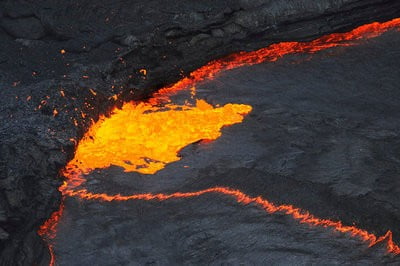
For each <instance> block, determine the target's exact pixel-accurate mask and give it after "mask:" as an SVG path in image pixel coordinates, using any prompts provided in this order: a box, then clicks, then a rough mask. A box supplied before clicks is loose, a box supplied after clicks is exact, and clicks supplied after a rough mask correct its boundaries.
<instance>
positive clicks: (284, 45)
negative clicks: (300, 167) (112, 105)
mask: <svg viewBox="0 0 400 266" xmlns="http://www.w3.org/2000/svg"><path fill="white" fill-rule="evenodd" d="M391 29H393V30H399V29H400V18H397V19H393V20H391V21H388V22H384V23H378V22H375V23H371V24H367V25H364V26H361V27H358V28H356V29H354V30H352V31H350V32H347V33H334V34H330V35H326V36H323V37H320V38H318V39H315V40H313V41H310V42H281V43H277V44H273V45H270V46H268V47H266V48H262V49H259V50H257V51H252V52H239V53H236V54H232V55H230V56H227V57H225V58H222V59H218V60H215V61H211V62H210V63H208V64H206V65H205V66H203V67H201V68H199V69H197V70H195V71H193V72H192V73H191V74H190V75H189V76H188V77H185V78H183V79H182V80H180V81H178V82H177V83H175V84H173V85H171V86H169V87H165V88H162V89H160V90H159V91H158V92H157V93H155V94H154V95H153V96H154V97H153V98H152V99H150V100H149V104H150V105H151V104H157V103H160V102H163V101H164V100H168V96H169V95H171V94H173V93H175V92H177V91H180V90H184V89H190V88H192V87H194V86H195V85H196V84H197V83H199V82H201V81H204V80H208V79H213V78H214V77H215V76H216V75H217V74H218V73H220V72H222V71H224V70H229V69H234V68H238V67H242V66H249V65H254V64H259V63H262V62H266V61H276V60H278V59H279V58H281V57H282V56H284V55H288V54H294V53H315V52H318V51H321V50H325V49H328V48H333V47H346V46H353V45H355V44H357V43H358V42H356V41H357V40H361V39H370V38H374V37H377V36H379V35H381V34H382V33H384V32H386V31H388V30H391ZM141 73H142V74H143V75H146V73H147V71H146V72H145V71H141ZM84 77H86V76H84ZM61 93H62V95H63V96H64V93H63V92H62V91H61ZM210 108H211V107H210ZM200 109H201V108H200ZM239 122H240V121H239ZM232 123H233V122H232ZM232 123H230V124H232ZM235 123H236V122H235ZM217 137H218V136H217ZM126 160H129V158H126ZM170 161H173V160H169V161H168V162H170ZM71 165H73V162H72V161H71V162H70V163H69V164H68V166H67V167H66V169H65V170H64V174H65V176H66V178H67V181H66V182H64V184H63V185H62V186H61V187H60V188H59V190H60V191H61V192H62V193H63V196H64V197H65V196H75V197H79V198H82V199H87V200H90V199H91V200H103V201H127V200H156V201H164V200H169V199H178V198H193V197H198V196H201V195H204V194H207V193H218V194H222V195H227V196H230V197H232V198H234V199H235V200H236V201H237V202H238V203H241V204H251V203H252V204H256V205H257V206H259V207H261V208H262V209H263V210H265V211H266V212H267V213H271V214H272V213H277V212H280V213H284V214H286V215H289V216H291V217H293V218H294V219H296V220H298V221H299V222H300V223H306V224H309V225H312V226H319V227H325V228H332V229H334V230H336V231H339V232H342V233H346V234H349V235H351V236H353V237H357V238H359V239H362V240H363V241H365V242H367V243H368V244H369V246H373V245H375V244H377V243H380V242H384V241H385V242H386V247H387V251H388V252H390V253H393V254H400V247H399V246H398V245H396V244H395V243H394V242H393V240H392V232H391V231H388V232H387V233H386V234H385V235H384V236H381V237H377V236H376V235H374V234H372V233H369V232H367V231H365V230H363V229H359V228H357V227H355V226H347V225H343V224H342V223H341V222H340V221H332V220H328V219H320V218H317V217H315V216H313V215H312V214H310V213H308V212H307V211H304V210H301V209H299V208H296V207H294V206H292V205H274V204H273V203H271V202H269V201H268V200H266V199H264V198H262V197H251V196H248V195H246V194H245V193H243V192H241V191H239V190H235V189H231V188H226V187H214V188H209V189H205V190H200V191H196V192H176V193H172V194H150V193H145V194H135V195H128V196H123V195H108V194H103V193H101V194H95V193H92V192H89V191H87V190H86V189H81V186H82V185H83V184H84V182H85V180H84V178H83V176H82V175H80V173H87V170H88V169H80V168H79V165H76V167H73V168H71ZM68 167H70V168H68ZM89 168H90V167H89ZM90 170H91V169H90ZM157 170H158V169H157ZM63 208H64V205H63V204H61V206H60V209H59V210H58V211H56V212H55V213H53V214H52V215H51V217H50V218H49V220H47V221H46V222H45V223H44V224H43V225H42V226H41V227H40V229H39V231H38V233H39V235H40V236H41V237H42V238H43V239H44V240H45V241H46V242H47V243H48V244H49V250H50V253H51V262H50V264H51V265H54V263H55V257H54V254H53V244H52V239H53V238H54V237H55V233H56V225H57V223H58V221H59V219H60V217H61V215H62V212H63Z"/></svg>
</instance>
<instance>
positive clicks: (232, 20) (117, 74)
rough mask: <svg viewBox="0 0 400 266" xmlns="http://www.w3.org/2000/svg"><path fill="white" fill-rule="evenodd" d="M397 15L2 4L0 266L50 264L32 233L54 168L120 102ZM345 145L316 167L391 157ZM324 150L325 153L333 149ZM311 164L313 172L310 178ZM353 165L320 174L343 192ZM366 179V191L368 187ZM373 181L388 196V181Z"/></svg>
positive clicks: (360, 9)
mask: <svg viewBox="0 0 400 266" xmlns="http://www.w3.org/2000/svg"><path fill="white" fill-rule="evenodd" d="M399 10H400V2H399V1H395V0H367V1H366V0H363V1H360V0H341V1H328V0H321V1H318V2H315V1H309V0H302V1H295V2H294V1H286V0H285V1H268V0H257V1H245V0H230V1H201V2H199V1H185V2H184V3H179V1H172V0H171V1H170V0H164V1H159V0H157V1H155V0H154V1H136V3H135V4H132V2H131V1H126V0H119V1H111V2H110V1H99V0H96V1H94V0H83V1H61V0H41V1H24V0H18V1H11V0H2V1H0V50H1V53H0V85H1V90H0V99H1V105H0V121H1V123H0V264H1V265H32V264H35V263H36V264H45V263H47V262H48V260H49V254H48V251H47V249H46V247H45V245H44V243H43V242H42V240H41V239H40V238H39V237H38V236H37V234H36V231H37V229H38V227H39V226H40V224H42V223H43V221H45V220H46V219H47V218H48V217H49V216H50V214H51V212H52V211H54V210H55V209H56V208H57V206H58V204H59V200H60V195H59V193H58V191H57V187H58V185H59V184H60V182H61V178H60V177H59V170H60V169H61V168H62V167H63V166H64V165H65V164H66V162H67V161H68V160H69V159H70V158H71V157H72V154H73V150H74V145H75V144H74V143H75V142H76V141H77V140H78V139H79V138H80V137H81V136H82V134H83V132H84V131H85V129H86V128H87V127H88V125H89V123H90V120H91V119H94V120H96V119H97V117H98V115H99V114H100V113H107V112H108V111H109V110H110V108H111V107H112V106H115V105H117V106H118V105H120V104H121V101H122V100H129V99H140V98H143V97H146V96H148V95H149V93H150V92H152V91H154V90H155V89H157V88H159V87H160V86H162V85H165V84H168V83H171V82H174V81H176V80H177V79H179V78H180V77H181V75H182V74H186V73H188V72H190V71H191V70H193V69H195V68H197V67H199V66H201V65H203V64H204V63H206V62H207V61H209V60H211V59H215V58H217V57H220V56H223V55H226V54H229V53H232V52H235V51H239V50H253V49H256V48H260V47H264V46H267V45H268V44H271V43H274V42H279V41H282V40H309V39H312V38H315V37H317V36H320V35H322V34H325V33H329V32H333V31H343V30H348V29H350V28H352V27H355V26H358V25H360V24H364V23H367V22H370V21H379V20H387V19H390V18H393V17H397V16H399ZM61 51H63V52H62V53H61ZM64 51H65V53H64ZM366 56H367V57H368V55H366ZM140 69H146V70H147V75H146V76H143V75H142V74H141V73H140ZM114 94H118V98H117V99H114V98H112V97H111V96H113V95H114ZM387 98H388V99H389V98H391V97H387ZM385 99H386V98H385ZM267 112H268V111H267ZM269 112H272V113H274V112H278V111H273V110H272V111H271V110H270V111H269ZM278 113H279V112H278ZM321 116H322V118H321V119H322V120H323V119H325V118H324V116H323V115H322V114H321ZM326 119H328V118H326ZM332 119H333V120H332V121H331V122H330V123H333V124H338V125H341V123H342V124H343V123H344V122H343V121H342V120H340V119H339V120H338V121H336V120H335V119H336V118H332ZM328 120H329V119H328ZM329 121H330V120H329ZM385 121H386V120H385ZM315 123H319V122H318V121H317V122H315ZM321 123H322V122H321ZM382 123H383V122H382ZM388 123H389V122H388ZM376 128H378V129H379V130H376ZM363 129H364V131H363V133H362V134H364V135H365V136H369V137H368V138H369V139H370V140H371V141H377V142H379V141H380V140H382V138H383V139H387V138H389V139H390V138H394V137H393V136H394V135H393V134H395V133H393V132H395V131H393V129H386V128H384V129H382V130H381V128H380V124H379V123H378V122H377V123H375V124H371V125H370V127H364V128H363ZM350 137H351V138H350ZM350 137H349V138H347V137H346V135H341V138H342V139H344V140H347V141H350V142H351V144H352V146H351V147H350V148H348V150H347V149H345V148H344V147H337V149H332V150H329V153H328V154H327V155H325V156H322V157H318V160H317V162H316V165H326V162H328V161H330V160H331V159H330V158H336V156H337V154H342V153H346V154H348V156H349V158H353V157H354V156H367V157H368V153H367V151H368V150H369V149H377V152H379V151H380V149H382V150H387V149H394V150H395V149H396V148H395V146H393V145H392V144H390V143H389V144H387V146H374V145H372V144H370V142H368V141H369V140H368V141H367V140H360V141H354V142H353V141H352V140H353V139H354V138H355V137H354V136H350ZM344 140H343V141H344ZM326 141H327V143H325V144H324V145H327V146H328V147H329V145H330V142H329V141H335V140H329V141H328V140H326ZM299 145H301V144H299ZM321 145H322V144H321ZM324 145H322V146H321V147H319V148H318V149H322V150H324V147H325V146H324ZM369 145H370V146H369ZM371 145H372V146H371ZM315 152H318V151H317V150H316V151H315ZM291 156H292V157H293V158H294V159H293V160H296V159H295V158H297V157H296V156H299V155H298V154H297V153H296V151H294V154H292V155H291ZM382 156H383V155H382ZM382 158H383V159H385V157H382ZM383 159H382V160H383ZM282 160H286V159H284V158H283V159H282ZM373 160H375V159H373ZM345 161H346V162H347V161H348V160H345V159H343V162H345ZM290 163H291V162H287V164H289V165H290ZM337 163H341V161H338V162H337ZM377 163H378V161H374V163H371V164H369V166H370V167H371V169H372V168H373V169H384V167H383V166H386V163H384V162H382V164H383V166H382V165H378V166H377V167H378V168H374V167H375V164H377ZM316 165H315V169H310V171H314V172H317V171H318V167H316ZM360 165H362V161H357V160H355V161H351V163H348V165H347V168H345V169H343V172H341V173H335V171H336V170H335V169H336V168H335V167H333V166H330V167H327V169H326V171H327V172H329V173H331V174H332V175H333V176H336V178H338V176H339V175H340V174H343V176H346V177H348V178H349V180H350V181H347V182H348V183H349V184H350V183H352V182H355V181H354V180H359V182H361V181H360V180H362V178H361V177H354V176H357V174H356V173H355V172H354V167H358V166H360ZM269 167H270V168H271V169H272V170H273V169H275V170H273V171H276V172H277V173H280V172H281V171H284V172H285V171H289V172H288V173H290V171H292V170H290V169H286V170H281V166H280V164H277V165H271V166H269ZM368 169H369V168H368ZM374 171H375V170H374ZM376 171H377V170H376ZM393 171H394V170H393ZM379 174H380V173H374V175H373V176H374V177H375V178H376V177H377V176H379ZM371 178H372V177H371ZM368 180H369V181H365V182H366V183H365V185H370V184H373V183H374V182H377V181H373V179H368ZM325 182H326V183H330V182H331V181H330V180H329V179H325ZM363 182H364V181H363ZM382 182H384V183H385V184H387V187H386V188H385V189H386V190H390V189H391V187H390V185H391V183H390V180H389V179H388V180H386V181H382ZM332 189H334V191H336V192H337V193H338V194H341V195H347V194H348V193H350V192H352V191H356V189H355V188H354V187H352V186H350V185H348V186H347V187H346V188H341V187H339V186H337V187H333V188H332ZM346 193H347V194H346ZM357 193H359V195H358V197H366V195H368V193H374V192H371V191H370V190H369V189H368V187H365V186H363V187H362V189H361V191H359V192H357ZM382 197H383V196H382ZM379 200H380V201H381V202H384V201H385V199H384V198H379ZM373 202H375V201H372V203H371V204H373Z"/></svg>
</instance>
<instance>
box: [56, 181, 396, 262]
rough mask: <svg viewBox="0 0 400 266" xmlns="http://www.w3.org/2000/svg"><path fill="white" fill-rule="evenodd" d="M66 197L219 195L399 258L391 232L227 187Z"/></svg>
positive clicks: (113, 198)
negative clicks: (345, 222) (379, 246)
mask: <svg viewBox="0 0 400 266" xmlns="http://www.w3.org/2000/svg"><path fill="white" fill-rule="evenodd" d="M64 188H65V190H63V194H64V195H68V196H75V197H79V198H81V199H86V200H102V201H128V200H146V201H150V200H156V201H165V200H169V199H179V198H193V197H198V196H201V195H204V194H207V193H218V194H224V195H228V196H230V197H232V198H234V199H235V200H236V201H237V202H238V203H241V204H245V205H248V204H251V203H254V204H256V205H257V206H259V207H261V208H262V209H263V210H265V211H266V212H267V213H270V214H273V213H276V212H281V213H284V214H286V215H289V216H291V217H293V218H294V219H296V220H298V221H300V223H306V224H309V225H312V226H319V227H325V228H332V229H334V230H336V231H338V232H341V233H347V234H350V235H351V236H352V237H358V238H360V239H362V240H363V241H365V242H367V243H368V244H369V247H371V246H373V245H376V244H377V243H380V242H383V241H386V248H387V251H388V252H390V253H393V254H396V255H398V254H400V247H399V246H398V245H396V244H395V243H394V242H393V239H392V232H391V231H390V230H389V231H387V233H386V234H385V235H384V236H381V237H377V236H376V235H374V234H372V233H369V232H367V231H366V230H363V229H359V228H357V227H355V226H347V225H343V224H342V223H341V222H340V221H332V220H328V219H320V218H317V217H315V216H314V215H312V214H310V213H309V212H307V211H304V210H301V209H299V208H296V207H294V206H292V205H274V204H273V203H271V202H269V201H268V200H266V199H264V198H262V197H260V196H258V197H250V196H248V195H246V194H245V193H243V192H241V191H240V190H236V189H232V188H228V187H213V188H208V189H204V190H199V191H194V192H176V193H172V194H163V193H158V194H151V193H143V194H134V195H128V196H123V195H119V194H118V195H108V194H105V193H91V192H88V191H87V190H86V189H79V190H76V191H74V190H71V189H67V188H66V187H65V186H64Z"/></svg>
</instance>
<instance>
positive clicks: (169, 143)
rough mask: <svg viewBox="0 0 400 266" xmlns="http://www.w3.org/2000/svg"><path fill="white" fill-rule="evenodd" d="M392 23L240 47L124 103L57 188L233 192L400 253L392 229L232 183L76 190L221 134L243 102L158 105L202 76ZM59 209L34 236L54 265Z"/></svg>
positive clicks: (93, 132) (349, 39)
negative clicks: (344, 219)
mask: <svg viewBox="0 0 400 266" xmlns="http://www.w3.org/2000/svg"><path fill="white" fill-rule="evenodd" d="M390 29H396V30H399V29H400V18H398V19H394V20H391V21H388V22H384V23H377V22H376V23H371V24H367V25H364V26H361V27H358V28H356V29H354V30H352V31H350V32H347V33H335V34H330V35H326V36H323V37H321V38H318V39H315V40H314V41H311V42H282V43H277V44H273V45H270V46H268V47H266V48H262V49H259V50H257V51H253V52H240V53H237V54H232V55H230V56H227V57H225V58H222V59H219V60H215V61H211V62H210V63H208V64H207V65H205V66H203V67H201V68H199V69H197V70H196V71H194V72H192V73H191V74H190V75H189V76H188V77H185V78H183V79H182V80H180V81H178V82H177V83H175V84H173V85H172V86H169V87H165V88H162V89H160V90H159V91H158V92H157V93H155V94H154V95H153V98H152V99H150V100H149V101H148V103H126V104H124V106H123V107H122V109H115V110H114V111H113V114H112V115H111V117H104V116H103V117H101V118H100V120H99V121H98V122H97V123H95V124H94V125H93V126H92V127H91V128H90V129H89V131H88V132H87V133H86V134H85V136H84V137H83V139H82V140H81V141H80V142H79V144H78V147H77V150H76V153H75V157H74V159H73V160H72V161H71V162H69V163H68V165H67V166H66V168H65V170H64V174H65V176H66V178H67V181H66V182H64V184H63V185H62V186H61V187H60V189H59V190H60V191H61V192H62V193H63V196H64V197H65V196H76V197H80V198H82V199H97V200H104V201H126V200H158V201H162V200H168V199H173V198H190V197H197V196H201V195H203V194H206V193H219V194H222V195H228V196H231V197H233V198H234V199H235V200H236V201H237V202H239V203H243V204H250V203H253V204H256V205H258V206H260V207H262V208H263V209H264V210H265V211H266V212H268V213H276V212H282V213H285V214H287V215H290V216H292V217H293V218H294V219H296V220H299V221H300V222H301V223H306V224H309V225H312V226H322V227H329V228H332V229H334V230H336V231H339V232H342V233H346V234H349V235H350V236H354V237H358V238H360V239H362V240H364V241H366V242H367V243H368V244H369V245H370V246H372V245H375V244H376V243H379V242H383V241H384V240H385V241H386V243H387V251H388V252H390V253H393V254H400V247H399V246H398V245H396V244H395V243H394V242H393V240H392V233H391V231H388V232H387V233H386V234H385V235H384V236H381V237H377V236H375V235H374V234H372V233H369V232H367V231H365V230H363V229H359V228H357V227H355V226H346V225H343V224H342V223H341V222H340V221H331V220H328V219H319V218H317V217H315V216H313V215H311V214H309V213H308V212H306V211H303V210H301V209H299V208H296V207H294V206H291V205H274V204H273V203H270V202H269V201H268V200H266V199H263V198H262V197H250V196H248V195H246V194H244V193H243V192H241V191H238V190H234V189H231V188H224V187H214V188H209V189H205V190H201V191H197V192H176V193H173V194H149V193H146V194H135V195H128V196H122V195H108V194H95V193H92V192H89V191H87V190H86V189H82V188H80V186H82V184H83V183H84V181H85V179H84V177H83V174H88V173H90V171H92V170H93V169H95V168H106V167H109V166H110V165H118V166H121V167H123V168H124V169H125V171H136V172H140V173H143V174H153V173H155V172H157V171H158V170H160V169H162V168H164V167H165V165H166V164H167V163H170V162H173V161H176V160H179V157H178V156H177V153H178V152H179V150H180V149H182V148H183V147H185V146H186V145H188V144H190V143H193V142H196V141H198V140H201V139H216V138H218V137H219V136H220V135H221V132H220V130H221V128H222V127H223V126H228V125H232V124H236V123H240V122H241V121H242V120H243V116H244V115H245V114H247V113H249V112H250V111H251V107H250V106H248V105H242V104H227V105H225V106H223V107H213V106H211V105H210V104H208V103H206V102H205V101H203V100H198V101H197V103H196V105H194V106H189V105H183V106H179V105H175V104H166V105H164V106H160V105H159V104H160V103H162V102H164V101H165V100H167V99H168V97H169V96H170V95H171V94H173V93H176V92H177V91H180V90H183V89H188V88H191V87H193V86H195V85H196V84H197V83H199V82H201V81H204V80H207V79H213V78H214V77H215V76H216V75H217V74H218V73H220V72H221V71H224V70H229V69H234V68H238V67H242V66H248V65H254V64H259V63H262V62H266V61H276V60H277V59H279V58H281V57H282V56H284V55H287V54H293V53H315V52H318V51H321V50H325V49H328V48H332V47H344V46H352V45H355V44H357V43H358V42H357V41H358V40H361V39H369V38H374V37H377V36H379V35H381V34H382V33H384V32H386V31H388V30H390ZM62 209H63V205H62V206H61V208H60V210H59V211H58V212H56V213H54V214H53V215H52V216H51V217H50V219H49V220H48V221H47V222H46V223H45V224H44V225H42V227H41V228H40V230H39V234H40V235H41V236H42V237H43V238H44V239H45V240H47V242H49V249H50V252H51V254H52V260H51V265H53V264H54V261H55V260H54V255H53V253H52V252H53V246H52V244H51V239H52V238H54V235H55V229H56V225H57V222H58V220H59V218H60V216H61V214H62Z"/></svg>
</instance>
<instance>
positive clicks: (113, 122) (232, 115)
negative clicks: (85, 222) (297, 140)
mask: <svg viewBox="0 0 400 266" xmlns="http://www.w3.org/2000/svg"><path fill="white" fill-rule="evenodd" d="M250 111H251V106H249V105H243V104H226V105H225V106H223V107H219V108H214V107H213V106H212V105H210V104H208V103H206V102H205V101H203V100H197V102H196V106H188V105H181V106H180V105H174V104H168V105H165V106H163V107H155V106H152V105H151V104H149V103H138V104H135V103H127V104H125V105H124V106H123V107H122V109H115V110H114V112H113V114H112V115H111V117H108V118H106V117H101V118H100V120H99V121H98V122H97V123H96V124H94V125H93V126H92V127H91V128H90V129H89V131H88V132H87V133H86V134H85V136H84V138H83V139H82V140H81V141H80V142H79V145H78V148H77V150H76V152H75V158H74V159H73V160H72V161H71V162H70V163H69V164H68V166H67V168H68V169H75V168H77V167H78V168H79V170H80V171H81V172H83V173H88V172H90V171H91V170H93V169H95V168H106V167H109V166H110V165H118V166H121V167H123V168H124V169H125V171H126V172H130V171H136V172H139V173H143V174H154V173H155V172H157V171H158V170H160V169H162V168H164V166H165V165H166V164H167V163H171V162H174V161H177V160H179V159H180V158H179V157H178V156H177V153H178V152H179V151H180V150H181V149H182V148H183V147H185V146H187V145H189V144H191V143H193V142H196V141H199V140H201V139H210V140H214V139H216V138H218V137H219V136H220V135H221V131H220V130H221V128H222V127H223V126H228V125H232V124H236V123H240V122H242V120H243V116H244V115H245V114H247V113H249V112H250Z"/></svg>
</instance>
